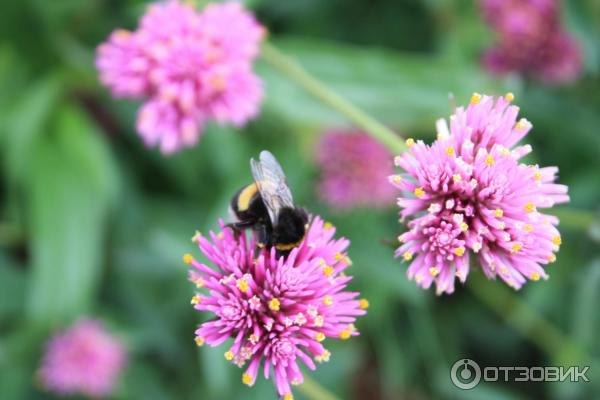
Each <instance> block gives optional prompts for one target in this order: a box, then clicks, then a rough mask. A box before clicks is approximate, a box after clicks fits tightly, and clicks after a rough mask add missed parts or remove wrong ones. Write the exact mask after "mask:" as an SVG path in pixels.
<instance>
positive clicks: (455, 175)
mask: <svg viewBox="0 0 600 400" xmlns="http://www.w3.org/2000/svg"><path fill="white" fill-rule="evenodd" d="M452 180H453V181H454V182H460V181H462V176H460V174H454V175H452Z"/></svg>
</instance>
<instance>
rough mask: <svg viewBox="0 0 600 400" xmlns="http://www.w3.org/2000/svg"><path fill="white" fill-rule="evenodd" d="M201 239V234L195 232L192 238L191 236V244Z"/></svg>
mask: <svg viewBox="0 0 600 400" xmlns="http://www.w3.org/2000/svg"><path fill="white" fill-rule="evenodd" d="M201 237H202V234H201V233H200V232H198V231H196V233H194V236H192V242H198V241H199V240H200V238H201Z"/></svg>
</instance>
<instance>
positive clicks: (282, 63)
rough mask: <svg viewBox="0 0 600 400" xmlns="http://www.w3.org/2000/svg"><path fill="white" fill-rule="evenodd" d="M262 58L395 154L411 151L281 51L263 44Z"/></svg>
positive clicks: (398, 138)
mask: <svg viewBox="0 0 600 400" xmlns="http://www.w3.org/2000/svg"><path fill="white" fill-rule="evenodd" d="M262 58H263V59H264V60H265V61H266V62H267V63H269V64H270V65H271V66H272V67H273V68H275V69H276V70H277V71H279V72H280V73H281V74H283V75H285V76H286V77H288V78H289V79H291V80H292V81H294V82H296V83H297V84H298V85H299V86H301V87H302V88H304V89H305V90H306V91H307V92H308V93H310V94H311V95H313V96H314V97H316V98H317V99H318V100H320V101H322V102H323V103H325V104H327V105H328V106H330V107H331V108H333V109H335V110H337V111H339V112H340V113H341V114H343V115H345V116H346V117H347V118H348V119H349V120H350V121H352V122H353V123H354V124H356V125H357V126H358V127H360V128H361V129H363V130H364V131H366V132H367V133H369V134H370V135H371V136H373V137H374V138H375V139H377V140H379V141H380V142H381V143H383V144H384V145H385V146H387V147H388V148H389V149H390V150H391V151H392V152H393V153H394V154H400V153H401V152H403V151H405V150H406V149H407V147H406V144H405V143H404V140H403V139H402V138H401V137H400V136H399V135H397V134H396V133H394V132H393V131H392V130H390V129H389V128H387V127H386V126H385V125H383V124H382V123H380V122H379V121H377V120H376V119H374V118H372V117H371V116H370V115H368V114H367V113H365V112H364V111H362V110H361V109H360V108H358V107H356V106H355V105H354V104H352V103H350V102H349V101H348V100H346V99H344V98H343V97H342V96H340V95H338V94H337V93H335V92H334V91H332V90H331V89H329V88H328V87H327V86H325V85H324V84H323V83H322V82H320V81H319V80H318V79H316V78H315V77H314V76H312V75H310V74H309V73H308V72H307V71H306V70H305V69H304V68H302V66H301V65H300V64H299V63H298V62H296V61H295V60H294V59H292V58H290V57H288V56H287V55H285V54H284V53H282V52H281V51H279V50H278V49H277V48H276V47H275V46H273V45H272V44H270V43H265V44H264V45H263V48H262Z"/></svg>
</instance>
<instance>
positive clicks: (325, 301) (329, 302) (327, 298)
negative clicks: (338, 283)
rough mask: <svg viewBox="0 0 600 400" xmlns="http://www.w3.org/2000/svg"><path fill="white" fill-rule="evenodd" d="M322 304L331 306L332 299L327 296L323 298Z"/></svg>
mask: <svg viewBox="0 0 600 400" xmlns="http://www.w3.org/2000/svg"><path fill="white" fill-rule="evenodd" d="M323 304H325V305H326V306H330V305H332V304H333V297H331V296H329V295H327V296H325V297H323Z"/></svg>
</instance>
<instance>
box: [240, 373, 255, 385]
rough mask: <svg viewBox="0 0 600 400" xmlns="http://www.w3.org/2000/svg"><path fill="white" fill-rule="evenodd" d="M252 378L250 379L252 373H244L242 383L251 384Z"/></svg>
mask: <svg viewBox="0 0 600 400" xmlns="http://www.w3.org/2000/svg"><path fill="white" fill-rule="evenodd" d="M253 380H254V379H252V375H250V374H244V375H242V383H243V384H244V385H248V386H251V385H252V381H253Z"/></svg>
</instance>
